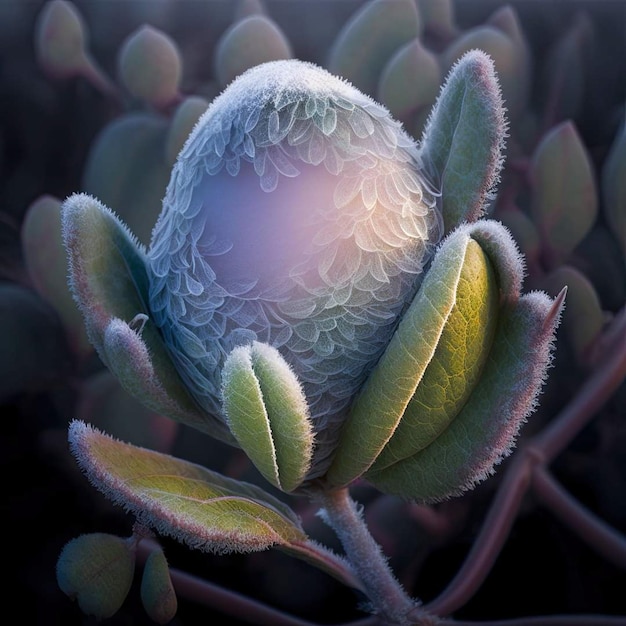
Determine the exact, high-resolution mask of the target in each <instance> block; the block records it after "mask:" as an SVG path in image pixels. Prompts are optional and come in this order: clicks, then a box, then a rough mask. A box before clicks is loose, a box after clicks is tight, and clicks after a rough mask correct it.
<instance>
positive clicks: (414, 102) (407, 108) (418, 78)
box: [378, 38, 442, 137]
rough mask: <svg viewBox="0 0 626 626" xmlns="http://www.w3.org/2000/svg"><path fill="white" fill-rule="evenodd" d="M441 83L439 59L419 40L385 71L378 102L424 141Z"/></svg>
mask: <svg viewBox="0 0 626 626" xmlns="http://www.w3.org/2000/svg"><path fill="white" fill-rule="evenodd" d="M441 80H442V76H441V70H440V68H439V62H438V60H437V58H436V57H435V55H434V54H433V53H432V52H430V51H428V50H427V49H426V48H424V46H423V45H422V44H421V42H420V40H419V39H417V38H416V39H414V40H413V41H411V42H409V43H407V44H405V45H404V46H402V47H401V48H400V49H399V50H398V51H397V52H396V53H395V54H394V55H393V56H392V57H391V59H389V62H388V63H387V65H386V66H385V67H384V68H383V71H382V74H381V77H380V82H379V84H378V100H379V101H380V102H382V103H383V104H384V105H385V106H386V107H387V108H388V109H389V111H390V112H391V114H392V115H393V116H394V117H395V118H396V119H398V120H400V121H401V122H402V123H403V124H404V126H405V127H406V128H407V130H408V131H409V132H411V134H412V135H413V136H415V137H420V136H421V134H422V131H423V130H424V126H425V124H426V120H427V118H428V115H429V114H430V111H431V108H432V106H433V104H434V103H435V100H436V98H437V95H438V94H439V90H440V89H441Z"/></svg>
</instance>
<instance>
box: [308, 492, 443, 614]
mask: <svg viewBox="0 0 626 626" xmlns="http://www.w3.org/2000/svg"><path fill="white" fill-rule="evenodd" d="M318 497H319V501H320V503H321V504H322V506H323V509H322V510H321V511H320V515H321V517H322V519H324V521H325V522H326V523H327V524H328V525H329V526H330V527H331V528H332V529H333V530H334V531H335V532H336V533H337V536H338V537H339V540H340V541H341V544H342V545H343V548H344V550H345V552H346V556H347V558H348V560H349V561H350V563H351V564H352V567H353V568H354V570H355V572H356V573H357V575H358V576H359V578H360V579H361V581H362V583H363V587H364V588H365V592H366V594H367V596H368V598H369V600H370V601H371V603H372V606H373V609H374V611H375V612H376V613H377V614H378V616H379V617H380V618H381V619H382V620H384V621H385V622H387V623H389V624H401V625H408V624H413V625H415V626H430V625H431V624H436V623H437V622H438V620H437V619H436V618H434V617H431V616H429V615H428V614H426V613H425V612H424V611H423V610H422V609H421V608H420V607H419V603H418V602H417V601H416V600H413V599H411V598H410V597H409V596H408V595H407V594H406V592H405V591H404V589H402V586H401V585H400V583H399V582H398V581H397V580H396V578H395V577H394V575H393V573H392V572H391V570H390V568H389V565H388V563H387V558H386V557H385V556H384V555H383V553H382V551H381V549H380V546H379V545H378V544H377V543H376V541H375V540H374V538H373V537H372V535H371V534H370V532H369V529H368V528H367V525H366V524H365V521H364V519H363V516H362V514H361V511H360V510H359V507H358V505H357V504H356V502H354V500H352V498H351V497H350V493H349V491H348V489H347V488H344V489H339V490H336V491H330V492H324V493H320V494H318Z"/></svg>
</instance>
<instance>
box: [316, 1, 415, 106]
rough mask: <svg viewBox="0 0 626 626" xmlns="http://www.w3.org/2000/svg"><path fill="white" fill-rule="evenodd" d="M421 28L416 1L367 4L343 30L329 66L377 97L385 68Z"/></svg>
mask: <svg viewBox="0 0 626 626" xmlns="http://www.w3.org/2000/svg"><path fill="white" fill-rule="evenodd" d="M421 29H422V24H421V20H420V16H419V13H418V12H417V8H416V5H415V3H414V2H413V1H412V0H398V1H396V2H387V1H386V0H374V1H373V2H367V3H365V4H364V5H363V6H362V7H361V8H359V9H358V10H357V11H356V13H355V14H354V15H353V16H352V17H351V18H350V20H349V21H348V22H347V23H346V24H345V25H344V26H343V28H342V29H341V32H340V33H339V35H338V36H337V39H336V40H335V42H334V44H333V46H332V48H331V50H330V52H329V54H328V60H327V62H326V67H327V68H328V70H329V71H330V72H331V73H333V74H337V75H339V76H343V77H344V78H345V79H347V80H349V81H350V82H351V83H352V84H353V85H354V86H355V87H357V88H358V89H360V90H361V91H363V92H365V93H366V94H370V95H372V96H373V95H375V93H376V85H377V84H378V80H379V77H380V74H381V72H382V70H383V68H384V67H385V65H386V64H387V63H388V62H389V60H390V59H391V57H392V56H393V55H394V54H395V53H396V52H397V51H398V50H399V49H400V48H401V47H402V46H404V45H405V44H408V43H409V42H410V41H412V40H413V39H415V38H416V37H418V36H419V34H420V32H421Z"/></svg>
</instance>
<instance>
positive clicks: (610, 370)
mask: <svg viewBox="0 0 626 626" xmlns="http://www.w3.org/2000/svg"><path fill="white" fill-rule="evenodd" d="M607 333H608V334H610V335H611V340H612V343H613V345H612V349H611V350H610V351H609V352H608V354H607V356H606V358H605V360H604V361H603V362H602V363H601V364H600V365H599V366H598V368H597V369H596V370H595V371H594V373H593V374H592V375H591V376H590V377H589V378H588V379H587V380H586V381H585V383H584V384H583V386H582V387H581V389H580V391H579V392H578V393H577V394H576V395H575V396H574V398H572V400H571V402H569V404H567V406H565V408H564V409H563V410H562V411H561V412H560V413H559V414H558V415H557V416H556V417H555V418H554V420H552V422H551V423H550V424H549V425H548V426H546V428H545V429H544V430H543V431H542V432H540V433H539V434H537V435H535V437H533V439H532V442H531V444H530V445H531V446H532V447H533V448H535V449H536V450H537V451H538V452H540V453H541V454H542V455H543V457H544V458H545V462H546V463H549V462H550V461H551V460H552V459H554V457H555V456H557V455H558V454H559V453H560V452H561V451H562V450H564V449H565V448H566V447H567V445H568V444H569V443H570V442H571V441H572V439H574V437H575V436H576V435H577V434H578V433H579V432H580V431H581V430H582V428H583V427H584V426H585V425H586V424H587V423H588V422H589V421H590V420H591V419H592V418H593V417H594V415H595V414H596V413H597V412H598V410H599V409H600V408H601V407H602V406H603V405H604V404H605V402H606V401H607V400H608V399H609V398H610V397H611V395H612V394H613V393H614V392H615V391H616V389H617V388H618V387H619V386H620V385H621V384H622V382H623V381H624V379H625V378H626V308H625V309H622V311H621V312H620V313H619V314H618V315H617V316H616V317H615V318H614V320H613V323H612V324H611V327H610V328H609V329H608V331H607Z"/></svg>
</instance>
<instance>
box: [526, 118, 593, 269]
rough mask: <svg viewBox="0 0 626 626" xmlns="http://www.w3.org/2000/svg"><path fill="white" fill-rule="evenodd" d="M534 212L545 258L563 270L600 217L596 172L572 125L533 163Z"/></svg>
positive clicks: (553, 134) (555, 132)
mask: <svg viewBox="0 0 626 626" xmlns="http://www.w3.org/2000/svg"><path fill="white" fill-rule="evenodd" d="M530 176H531V180H532V183H533V200H532V203H531V212H532V216H533V220H534V222H535V224H537V227H538V229H539V233H540V235H541V238H542V242H543V247H544V250H545V257H546V258H547V260H548V261H549V263H550V264H551V265H552V266H557V265H560V264H561V263H562V262H563V261H564V260H565V259H566V258H567V257H568V256H569V254H570V253H571V252H572V250H573V249H574V248H575V247H576V246H577V245H578V244H579V243H580V242H581V241H582V240H583V238H584V237H585V235H587V233H588V232H589V230H590V229H591V227H592V225H593V223H594V222H595V220H596V217H597V213H598V194H597V190H596V184H595V180H594V175H593V167H592V164H591V160H590V159H589V155H588V154H587V151H586V149H585V146H584V144H583V142H582V140H581V138H580V136H579V134H578V132H577V130H576V127H575V126H574V124H573V123H572V122H564V123H562V124H559V125H558V126H556V127H555V128H553V129H552V130H551V131H550V132H549V133H548V134H547V135H546V136H545V137H544V138H543V140H542V141H541V143H540V144H539V145H538V146H537V149H536V151H535V153H534V155H533V157H532V164H531V170H530Z"/></svg>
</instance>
